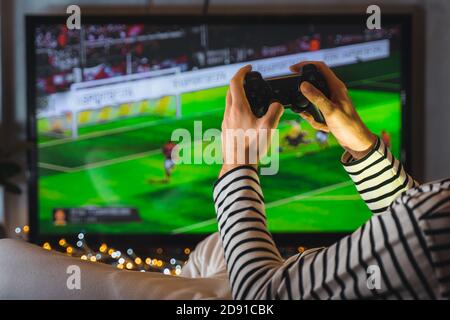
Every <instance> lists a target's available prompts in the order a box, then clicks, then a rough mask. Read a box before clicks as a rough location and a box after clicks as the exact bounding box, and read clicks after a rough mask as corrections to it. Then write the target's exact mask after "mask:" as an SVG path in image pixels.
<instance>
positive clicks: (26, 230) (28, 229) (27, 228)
mask: <svg viewBox="0 0 450 320" xmlns="http://www.w3.org/2000/svg"><path fill="white" fill-rule="evenodd" d="M22 230H23V232H25V233H28V232H30V226H27V225H25V226H23V228H22Z"/></svg>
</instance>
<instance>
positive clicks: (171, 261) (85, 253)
mask: <svg viewBox="0 0 450 320" xmlns="http://www.w3.org/2000/svg"><path fill="white" fill-rule="evenodd" d="M29 232H30V227H29V226H28V225H25V226H23V227H16V228H15V233H16V235H18V236H19V237H21V238H22V239H24V240H26V236H27V234H28V233H29ZM42 248H43V249H45V250H49V251H52V250H54V251H58V252H62V253H65V254H66V255H67V256H70V257H74V258H79V259H81V260H84V261H90V262H93V263H105V264H109V265H111V266H114V267H116V268H118V269H121V270H130V271H140V272H161V273H164V274H166V275H174V276H178V275H180V274H181V268H182V267H183V265H184V264H185V263H186V261H187V259H188V257H189V254H190V253H191V249H190V248H188V247H186V248H184V249H183V252H182V253H183V256H184V258H183V259H180V258H179V257H178V258H176V257H166V256H165V255H164V250H163V248H157V249H156V250H155V255H154V256H153V257H151V256H139V255H137V254H136V253H135V252H134V250H133V249H132V248H128V249H127V250H125V251H123V252H122V251H120V250H118V249H116V248H114V247H111V246H109V245H108V244H106V243H102V244H101V245H100V246H99V247H98V248H92V247H90V246H89V245H88V244H87V242H86V235H85V234H84V233H79V234H78V236H77V241H76V243H75V244H71V243H69V242H68V241H67V240H66V239H65V238H61V239H59V241H58V243H57V244H55V245H53V246H52V245H51V244H50V242H44V243H43V244H42Z"/></svg>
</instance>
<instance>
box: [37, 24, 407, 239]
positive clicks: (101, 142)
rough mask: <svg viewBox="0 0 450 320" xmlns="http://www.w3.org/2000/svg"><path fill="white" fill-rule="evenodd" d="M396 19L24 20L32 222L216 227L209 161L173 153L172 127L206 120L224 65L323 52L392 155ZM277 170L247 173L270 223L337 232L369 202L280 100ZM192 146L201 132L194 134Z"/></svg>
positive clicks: (134, 228) (114, 229)
mask: <svg viewBox="0 0 450 320" xmlns="http://www.w3.org/2000/svg"><path fill="white" fill-rule="evenodd" d="M401 37H402V30H401V28H400V27H399V26H397V25H384V26H383V29H381V30H370V32H369V30H366V29H365V27H364V26H362V25H361V26H359V25H347V26H346V25H342V24H339V25H335V26H333V25H330V24H325V25H301V24H299V25H297V26H295V25H267V26H265V25H245V26H239V25H233V26H231V25H219V24H208V25H201V24H199V25H189V26H186V25H179V26H178V25H166V26H161V25H158V26H154V25H150V24H119V23H117V24H84V25H83V26H82V29H81V30H68V29H67V28H66V26H65V25H63V24H61V25H60V24H41V25H38V26H37V27H36V28H35V43H34V46H35V60H36V67H35V75H36V78H35V79H34V81H35V86H36V87H35V92H36V101H35V106H36V107H35V108H36V117H37V120H36V121H37V137H38V222H39V228H40V232H41V233H43V234H70V233H77V232H80V231H85V232H91V233H104V234H122V233H123V234H142V233H146V234H199V233H210V232H213V231H215V230H216V228H217V226H216V218H215V212H214V207H213V201H212V185H213V183H214V182H215V181H216V179H217V176H218V172H219V170H220V164H213V165H210V164H194V163H192V164H187V163H182V164H177V163H176V161H175V159H171V151H172V150H173V148H174V147H176V146H177V141H170V140H171V135H172V132H173V131H174V130H175V129H177V128H185V129H187V130H189V131H190V132H192V133H193V130H194V122H195V121H201V126H202V130H203V131H205V130H207V129H209V128H220V126H221V121H222V117H223V112H224V106H225V94H226V91H227V85H228V82H229V80H230V78H231V76H232V75H233V74H234V73H235V72H236V70H237V69H238V68H239V67H241V66H243V65H245V64H248V63H251V64H252V65H253V69H254V70H256V71H260V72H261V73H262V75H263V76H264V77H272V76H280V75H286V74H289V73H290V72H289V69H288V67H289V65H292V64H293V63H296V62H299V61H302V60H323V61H325V62H326V63H327V64H328V65H329V66H331V67H332V69H333V70H334V72H335V73H336V74H337V75H338V76H339V77H340V78H341V79H342V80H343V81H344V82H345V83H346V85H347V87H348V90H349V95H350V97H351V98H352V101H353V103H354V105H355V107H356V108H357V110H358V112H359V114H360V116H361V117H362V119H363V120H364V122H365V123H366V124H367V125H368V126H369V128H370V129H371V130H372V131H373V132H374V133H376V134H378V135H379V136H380V137H381V138H382V139H383V140H384V141H385V142H386V143H387V144H388V145H389V146H390V147H391V149H392V151H393V154H394V155H395V156H399V153H400V131H401V90H400V89H401V86H400V79H401V59H402V52H401V46H400V43H401ZM279 129H280V136H279V170H278V173H277V174H275V175H266V176H262V177H261V183H262V185H263V189H264V192H265V194H264V197H265V202H266V208H267V212H266V213H267V216H268V225H269V228H270V230H271V231H272V232H280V233H291V232H348V231H352V230H354V229H356V228H357V227H359V226H360V225H361V224H362V223H363V222H364V221H366V220H367V218H368V216H369V210H368V208H367V207H366V205H365V204H364V202H363V201H362V200H361V199H360V197H359V196H358V193H357V191H356V189H355V187H354V185H353V183H352V182H351V180H350V179H349V177H348V175H347V173H346V172H345V171H344V169H343V168H342V165H341V164H340V157H341V155H342V152H343V150H342V148H340V147H339V146H338V144H337V142H336V141H335V139H334V138H333V137H332V136H330V135H327V134H326V133H323V132H316V131H315V130H313V129H312V128H311V127H310V126H309V125H308V123H306V122H305V121H303V120H301V118H300V117H299V116H298V115H296V114H295V113H293V112H292V111H290V110H289V109H286V111H285V113H284V115H283V117H282V119H281V121H280V125H279ZM201 143H202V145H203V146H204V147H205V146H206V145H207V144H208V142H205V141H203V142H201Z"/></svg>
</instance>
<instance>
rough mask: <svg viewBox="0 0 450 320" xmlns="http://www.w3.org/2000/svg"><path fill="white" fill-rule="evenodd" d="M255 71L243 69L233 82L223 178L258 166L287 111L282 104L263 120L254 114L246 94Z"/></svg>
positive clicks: (225, 128)
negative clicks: (240, 168) (249, 77)
mask: <svg viewBox="0 0 450 320" xmlns="http://www.w3.org/2000/svg"><path fill="white" fill-rule="evenodd" d="M251 70H252V67H251V65H247V66H245V67H242V68H241V69H239V70H238V71H237V73H236V74H235V75H234V77H233V78H232V79H231V81H230V88H229V89H228V92H227V98H226V107H225V113H224V116H223V122H222V156H223V158H224V164H223V166H222V170H221V172H220V176H222V175H223V174H224V173H225V172H227V171H229V170H231V169H233V168H235V167H238V166H241V165H252V166H254V167H256V166H257V164H258V160H259V159H260V158H261V157H262V156H264V155H265V154H266V153H267V150H268V148H269V145H270V141H271V139H272V133H273V130H272V129H276V127H277V126H278V122H279V120H280V117H281V115H282V114H283V111H284V108H283V106H282V105H281V104H280V103H278V102H274V103H272V104H271V105H270V106H269V110H268V111H267V113H266V114H265V115H264V116H263V117H261V118H257V117H256V116H255V115H254V114H253V112H252V110H251V108H250V104H249V103H248V100H247V97H246V96H245V91H244V78H245V75H246V74H247V73H248V72H250V71H251Z"/></svg>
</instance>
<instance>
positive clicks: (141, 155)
mask: <svg viewBox="0 0 450 320" xmlns="http://www.w3.org/2000/svg"><path fill="white" fill-rule="evenodd" d="M198 141H202V140H194V141H193V143H196V142H198ZM189 143H190V141H187V142H185V143H180V144H179V145H181V146H184V145H186V144H189ZM158 153H161V150H160V149H154V150H150V151H144V152H139V153H134V154H130V155H128V156H123V157H119V158H114V159H108V160H102V161H98V162H93V163H88V164H85V165H82V166H79V167H73V168H70V167H64V166H59V165H55V164H51V163H45V162H39V163H38V166H39V167H40V168H45V169H50V170H54V171H61V172H65V173H74V172H79V171H84V170H89V169H95V168H99V167H105V166H109V165H113V164H118V163H121V162H127V161H131V160H136V159H139V158H144V157H147V156H152V155H154V154H158Z"/></svg>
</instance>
